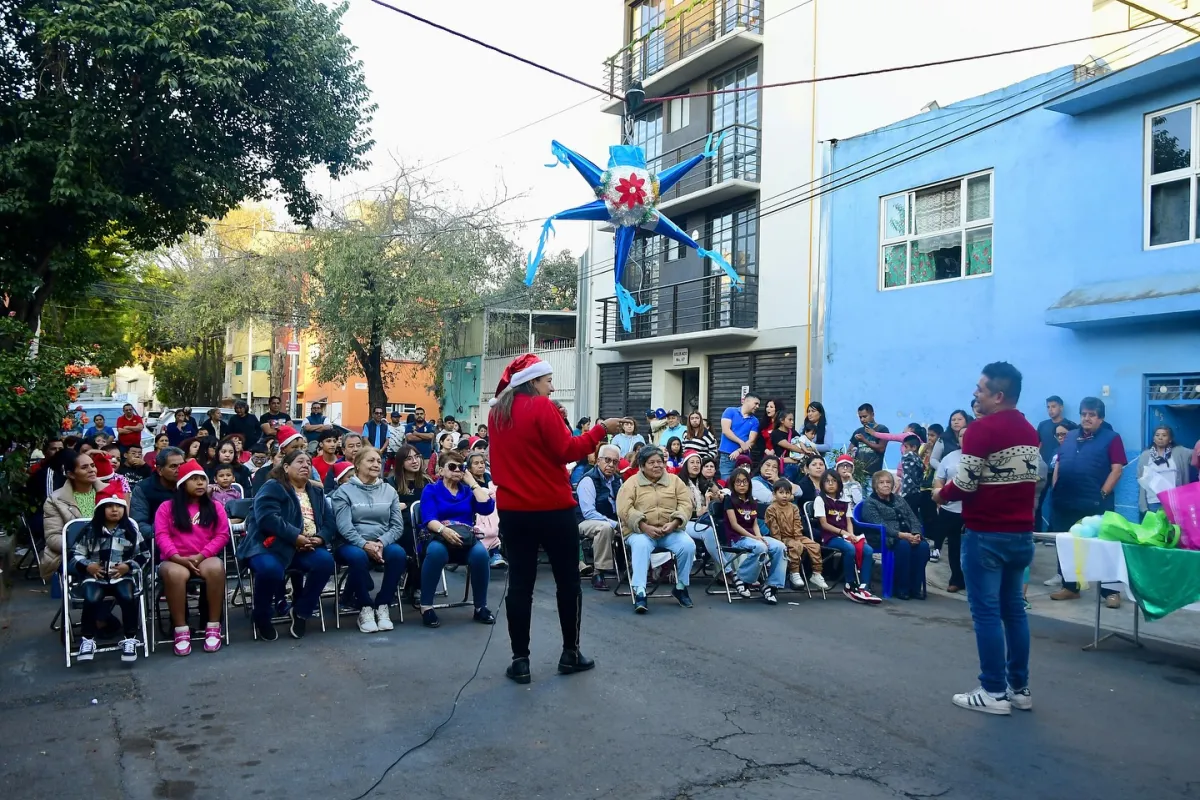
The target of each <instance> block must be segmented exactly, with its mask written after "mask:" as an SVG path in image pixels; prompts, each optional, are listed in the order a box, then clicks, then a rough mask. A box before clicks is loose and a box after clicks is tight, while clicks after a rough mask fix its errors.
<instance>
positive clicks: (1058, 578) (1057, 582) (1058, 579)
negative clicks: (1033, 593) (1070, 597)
mask: <svg viewBox="0 0 1200 800" xmlns="http://www.w3.org/2000/svg"><path fill="white" fill-rule="evenodd" d="M1042 586H1062V575H1051V576H1050V577H1049V578H1047V579H1046V580H1044V581H1042Z"/></svg>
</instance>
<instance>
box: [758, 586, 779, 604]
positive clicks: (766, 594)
mask: <svg viewBox="0 0 1200 800" xmlns="http://www.w3.org/2000/svg"><path fill="white" fill-rule="evenodd" d="M758 591H759V593H760V594H762V599H763V602H764V603H766V604H767V605H769V606H773V605H775V604H777V603H778V602H779V598H778V597H776V596H775V590H774V589H773V588H771V587H770V586H769V585H767V584H765V583H764V584H763V585H762V588H761V589H759V590H758Z"/></svg>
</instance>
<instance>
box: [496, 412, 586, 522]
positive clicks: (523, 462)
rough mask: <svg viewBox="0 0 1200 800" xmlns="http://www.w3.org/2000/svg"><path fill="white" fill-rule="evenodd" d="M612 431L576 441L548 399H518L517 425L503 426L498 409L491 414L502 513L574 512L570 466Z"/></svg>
mask: <svg viewBox="0 0 1200 800" xmlns="http://www.w3.org/2000/svg"><path fill="white" fill-rule="evenodd" d="M607 435H608V434H607V432H606V431H605V430H604V429H603V428H601V427H600V426H599V425H593V426H592V427H591V428H590V429H589V430H588V432H587V433H585V434H583V435H582V436H572V435H571V431H570V430H568V428H567V426H566V425H565V424H564V423H563V418H562V414H560V413H559V411H558V409H557V408H555V407H554V404H553V403H551V402H550V398H548V397H534V396H531V395H527V394H519V395H517V396H516V397H514V398H513V407H512V423H511V424H510V425H507V426H506V425H503V424H502V423H501V422H500V421H499V420H497V419H496V412H495V410H493V411H492V413H491V414H489V415H488V452H489V454H490V456H491V460H492V479H493V480H494V481H495V483H496V487H497V488H496V507H497V508H498V509H500V510H501V511H560V510H562V509H565V508H574V507H575V498H574V497H573V496H572V494H571V479H570V476H569V475H568V474H567V464H570V463H571V462H572V461H582V460H584V459H586V458H587V457H588V454H589V453H592V452H594V451H595V450H596V447H598V446H599V444H600V442H602V441H604V438H605V437H606V436H607Z"/></svg>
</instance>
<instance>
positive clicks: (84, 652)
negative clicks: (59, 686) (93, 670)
mask: <svg viewBox="0 0 1200 800" xmlns="http://www.w3.org/2000/svg"><path fill="white" fill-rule="evenodd" d="M95 657H96V640H95V639H89V638H87V637H86V636H85V637H83V639H82V640H81V641H80V642H79V655H78V656H76V658H78V659H79V660H80V661H91V660H92V659H93V658H95Z"/></svg>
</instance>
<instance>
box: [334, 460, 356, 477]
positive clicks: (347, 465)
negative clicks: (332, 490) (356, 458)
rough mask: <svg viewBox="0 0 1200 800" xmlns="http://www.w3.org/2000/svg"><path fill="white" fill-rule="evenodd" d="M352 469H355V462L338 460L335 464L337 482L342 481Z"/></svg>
mask: <svg viewBox="0 0 1200 800" xmlns="http://www.w3.org/2000/svg"><path fill="white" fill-rule="evenodd" d="M352 469H354V464H353V463H352V462H350V461H339V462H337V463H336V464H334V465H333V480H334V481H335V482H340V481H341V480H342V476H343V475H345V474H346V473H347V472H349V471H350V470H352Z"/></svg>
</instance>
